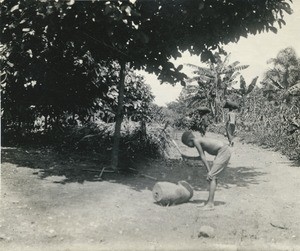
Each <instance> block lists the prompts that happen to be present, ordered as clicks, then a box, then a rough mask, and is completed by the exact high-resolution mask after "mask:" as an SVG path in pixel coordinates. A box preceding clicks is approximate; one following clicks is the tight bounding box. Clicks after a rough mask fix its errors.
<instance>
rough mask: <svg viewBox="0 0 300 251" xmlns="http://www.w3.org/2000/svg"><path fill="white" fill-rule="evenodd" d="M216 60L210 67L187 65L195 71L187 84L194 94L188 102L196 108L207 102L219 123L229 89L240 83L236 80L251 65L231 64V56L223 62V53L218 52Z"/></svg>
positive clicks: (209, 64)
mask: <svg viewBox="0 0 300 251" xmlns="http://www.w3.org/2000/svg"><path fill="white" fill-rule="evenodd" d="M214 58H215V62H212V61H210V62H209V63H207V65H208V67H202V66H198V65H194V64H187V66H189V67H190V68H192V69H193V72H192V73H193V74H194V76H192V77H190V78H188V79H187V80H186V83H187V84H188V86H189V85H192V86H193V87H192V88H191V89H193V92H191V93H190V96H188V101H191V102H192V103H191V104H193V105H195V106H197V105H198V106H200V105H203V103H204V102H206V105H207V106H208V107H209V108H210V109H211V111H212V115H213V116H214V118H215V121H216V122H219V120H220V115H221V111H222V106H221V103H222V101H224V100H225V96H226V94H227V89H228V88H229V87H231V86H233V85H235V84H237V83H238V82H237V80H236V78H237V77H238V76H239V75H240V71H241V70H244V69H246V68H248V67H249V65H240V62H239V61H235V62H233V63H231V64H229V58H230V54H227V55H226V56H225V59H224V60H223V59H222V57H221V53H218V52H216V53H215V54H214ZM194 83H197V84H198V86H197V85H194Z"/></svg>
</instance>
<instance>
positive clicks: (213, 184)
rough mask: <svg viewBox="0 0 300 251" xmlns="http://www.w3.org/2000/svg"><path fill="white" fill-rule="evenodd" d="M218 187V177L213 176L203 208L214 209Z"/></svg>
mask: <svg viewBox="0 0 300 251" xmlns="http://www.w3.org/2000/svg"><path fill="white" fill-rule="evenodd" d="M216 188H217V178H216V177H213V178H212V180H211V181H210V182H209V194H208V199H207V203H206V205H205V206H204V207H203V210H212V209H214V198H215V192H216Z"/></svg>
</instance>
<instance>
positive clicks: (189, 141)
mask: <svg viewBox="0 0 300 251" xmlns="http://www.w3.org/2000/svg"><path fill="white" fill-rule="evenodd" d="M194 138H195V136H194V134H193V133H192V132H190V131H186V132H184V133H183V134H182V136H181V141H182V143H183V144H185V145H187V146H189V147H193V146H194V142H193V139H194Z"/></svg>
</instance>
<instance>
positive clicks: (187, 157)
mask: <svg viewBox="0 0 300 251" xmlns="http://www.w3.org/2000/svg"><path fill="white" fill-rule="evenodd" d="M181 157H182V158H183V159H189V160H201V158H200V156H187V155H185V154H183V153H182V154H181Z"/></svg>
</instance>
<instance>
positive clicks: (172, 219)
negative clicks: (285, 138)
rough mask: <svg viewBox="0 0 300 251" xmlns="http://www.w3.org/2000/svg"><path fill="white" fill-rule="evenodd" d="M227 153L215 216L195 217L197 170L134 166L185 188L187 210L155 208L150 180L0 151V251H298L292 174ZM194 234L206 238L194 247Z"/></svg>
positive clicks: (246, 154) (91, 162) (249, 155)
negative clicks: (209, 231) (204, 232)
mask: <svg viewBox="0 0 300 251" xmlns="http://www.w3.org/2000/svg"><path fill="white" fill-rule="evenodd" d="M208 136H211V137H215V138H219V139H220V140H222V141H224V142H225V141H226V139H225V138H224V137H223V136H220V135H215V134H210V135H208ZM177 143H178V144H179V146H180V148H182V150H183V151H184V152H185V153H187V154H190V155H196V150H195V149H188V148H186V147H184V146H183V145H182V144H181V143H180V142H179V140H178V139H177ZM232 151H233V155H232V158H231V161H230V163H229V166H228V168H227V169H226V170H225V171H224V172H223V174H222V175H221V176H220V179H219V186H218V190H217V192H216V198H215V199H216V208H215V210H214V211H203V210H201V208H199V207H197V206H198V205H199V204H200V203H201V202H203V201H205V200H206V198H207V190H206V189H207V183H206V181H205V170H204V167H203V166H200V165H199V163H198V162H193V161H188V162H182V161H179V160H169V161H163V160H151V161H148V162H147V163H137V164H136V168H138V169H139V171H140V173H143V174H146V175H149V176H151V177H155V178H156V179H157V181H169V182H178V181H179V180H186V181H188V182H189V183H190V184H191V185H192V186H193V187H194V191H195V192H194V196H193V198H192V199H191V201H190V202H188V203H185V204H181V205H177V206H170V207H162V206H160V205H157V204H156V203H154V200H153V197H152V191H151V190H152V188H153V186H154V184H155V183H156V182H157V181H156V180H153V179H151V178H149V177H145V176H141V175H134V174H127V175H126V174H113V173H104V175H103V176H102V178H103V179H100V178H99V173H100V171H101V169H102V166H101V163H99V161H97V160H98V159H97V156H94V157H91V156H84V155H82V156H78V155H74V156H71V155H68V156H66V155H63V154H57V153H54V152H52V151H49V150H47V149H41V150H37V149H24V148H2V170H1V172H2V177H1V193H2V194H1V222H0V249H1V250H300V224H299V223H300V222H299V221H300V210H299V208H300V193H299V190H300V168H299V165H297V164H295V163H293V162H290V161H289V160H288V159H287V158H286V157H284V156H282V155H280V154H279V153H277V152H273V151H270V150H267V149H262V148H259V147H257V146H253V145H247V144H243V143H242V142H236V143H235V146H234V147H233V148H232ZM208 159H209V160H213V158H212V156H208ZM92 169H98V170H100V171H99V172H93V171H91V170H92ZM201 226H210V227H212V228H213V229H214V235H213V236H211V237H208V238H204V237H199V236H198V235H199V231H200V228H201Z"/></svg>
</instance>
